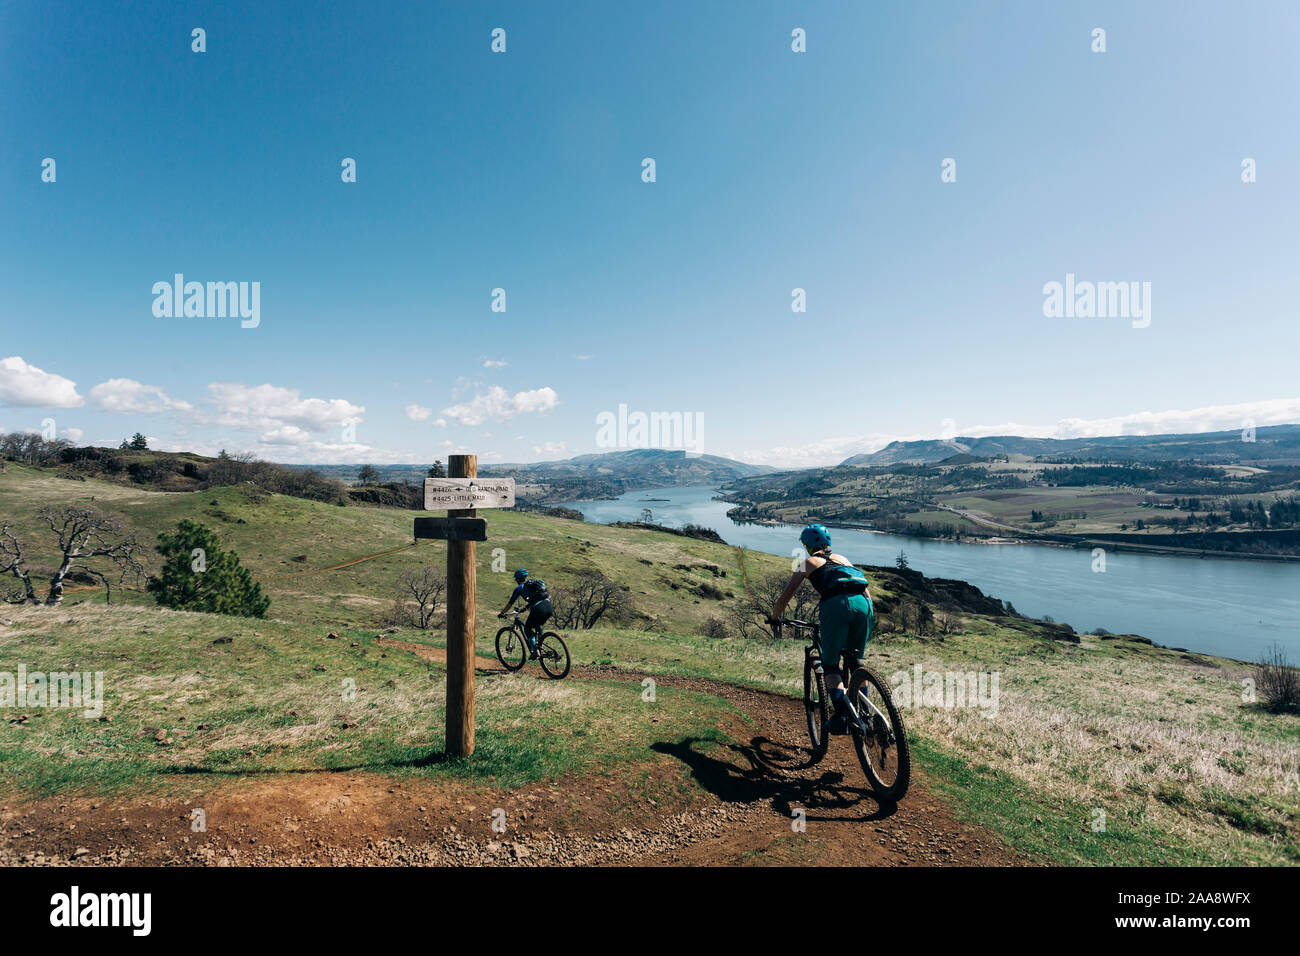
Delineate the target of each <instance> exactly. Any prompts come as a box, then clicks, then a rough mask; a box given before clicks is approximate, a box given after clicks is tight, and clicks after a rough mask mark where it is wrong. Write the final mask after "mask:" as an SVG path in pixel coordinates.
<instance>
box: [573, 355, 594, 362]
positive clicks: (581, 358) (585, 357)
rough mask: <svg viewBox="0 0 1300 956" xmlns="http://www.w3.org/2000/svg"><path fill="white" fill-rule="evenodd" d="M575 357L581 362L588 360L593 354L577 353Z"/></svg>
mask: <svg viewBox="0 0 1300 956" xmlns="http://www.w3.org/2000/svg"><path fill="white" fill-rule="evenodd" d="M574 358H576V359H577V360H578V361H579V362H585V361H587V360H588V359H589V358H591V356H590V355H575V356H574Z"/></svg>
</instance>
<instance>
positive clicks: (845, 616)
mask: <svg viewBox="0 0 1300 956" xmlns="http://www.w3.org/2000/svg"><path fill="white" fill-rule="evenodd" d="M799 540H800V541H801V542H802V543H803V546H804V550H805V551H807V552H808V557H807V558H805V559H804V560H803V562H802V563H801V564H800V566H799V570H797V571H795V572H794V574H793V575H791V577H790V581H789V583H788V584H786V586H785V590H784V591H782V592H781V596H780V597H779V598H777V599H776V606H775V607H774V608H773V609H772V618H771V620H772V621H773V622H775V621H776V619H777V618H779V617H780V616H781V613H782V612H783V611H784V610H785V606H786V605H787V604H789V603H790V600H791V598H793V597H794V594H795V592H796V591H798V590H799V585H801V584H802V583H803V582H804V581H805V580H806V581H807V582H808V583H809V584H811V585H812V586H813V587H814V588H815V589H816V591H817V594H818V595H819V596H820V597H821V605H820V607H819V621H820V623H821V646H822V667H823V668H824V669H825V671H826V689H827V691H828V692H829V693H830V695H831V702H832V703H833V704H834V705H835V716H834V717H832V718H831V720H830V725H829V727H828V729H829V730H830V732H831V733H833V734H842V733H845V732H846V731H847V730H848V714H847V711H846V709H845V691H844V676H843V674H842V673H841V671H840V658H841V657H843V658H845V659H846V660H847V662H848V663H847V666H848V667H849V668H853V667H856V666H857V663H858V661H860V660H861V659H862V655H863V653H864V652H865V651H866V648H867V638H868V637H870V636H871V624H872V622H873V621H874V620H875V608H874V607H873V606H872V603H871V590H870V588H869V587H868V585H867V578H866V575H864V574H863V573H862V572H861V571H859V570H858V569H857V568H855V567H854V566H853V565H852V564H851V563H850V562H849V560H848V559H847V558H845V557H844V556H843V555H840V554H835V553H834V552H833V551H831V533H830V532H829V531H828V530H827V529H826V526H825V525H820V524H810V525H809V526H808V527H806V528H804V529H803V531H802V532H800V534H799Z"/></svg>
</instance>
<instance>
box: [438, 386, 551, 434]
mask: <svg viewBox="0 0 1300 956" xmlns="http://www.w3.org/2000/svg"><path fill="white" fill-rule="evenodd" d="M558 402H559V396H558V395H556V393H555V389H553V388H549V387H546V388H535V389H533V390H531V391H526V392H516V393H515V394H513V395H511V394H510V393H509V392H507V391H506V390H505V389H504V388H502V387H501V386H500V385H493V386H492V387H491V388H489V389H488V390H487V392H486V393H485V394H478V395H475V396H474V397H473V398H472V399H471V400H470V401H468V402H464V403H462V404H460V405H452V406H451V407H450V408H444V409H443V410H442V413H443V414H444V415H446V416H447V417H448V418H450V419H452V420H453V421H455V422H456V423H457V424H460V425H481V424H483V422H485V421H488V420H489V419H491V420H493V421H499V422H500V421H506V420H507V419H510V418H514V417H515V416H516V415H524V414H528V413H530V412H546V411H550V410H551V409H552V408H554V407H555V406H556V404H558Z"/></svg>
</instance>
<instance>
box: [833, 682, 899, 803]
mask: <svg viewBox="0 0 1300 956" xmlns="http://www.w3.org/2000/svg"><path fill="white" fill-rule="evenodd" d="M864 691H865V696H864ZM849 700H850V701H852V702H853V707H854V709H855V710H856V711H858V713H859V715H860V716H861V717H862V720H863V722H864V723H865V724H866V725H867V732H866V733H865V734H864V733H863V732H862V731H861V729H860V728H858V727H853V728H852V733H853V747H854V749H855V750H857V752H858V762H859V763H860V764H862V772H863V773H865V774H866V775H867V780H868V782H870V784H871V789H872V790H874V791H875V792H876V797H877V798H878V799H879V800H880V801H881V802H882V803H896V802H898V801H899V800H901V799H903V795H904V794H905V793H907V786H908V784H909V783H910V782H911V779H912V754H911V750H910V749H909V747H908V745H907V729H906V728H905V727H904V726H903V715H902V714H900V713H899V712H898V707H897V706H895V704H894V698H893V697H892V696H890V693H889V687H888V685H887V684H886V683H885V682H884V681H883V680H881V679H880V678H879V677H878V676H877V675H876V673H875V672H874V671H872V670H871V668H869V667H859V668H857V669H856V670H855V671H854V672H853V678H852V680H851V681H850V682H849ZM867 701H870V702H871V704H874V705H875V709H874V710H873V709H872V707H871V706H869V705H868V703H867Z"/></svg>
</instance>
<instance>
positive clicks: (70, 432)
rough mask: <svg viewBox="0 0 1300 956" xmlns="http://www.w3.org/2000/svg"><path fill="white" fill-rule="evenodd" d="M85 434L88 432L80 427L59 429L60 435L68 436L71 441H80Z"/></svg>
mask: <svg viewBox="0 0 1300 956" xmlns="http://www.w3.org/2000/svg"><path fill="white" fill-rule="evenodd" d="M85 436H86V433H85V432H84V431H82V430H81V429H80V428H61V429H59V437H60V438H66V439H67V440H68V441H70V442H80V441H81V439H82V438H84V437H85Z"/></svg>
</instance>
